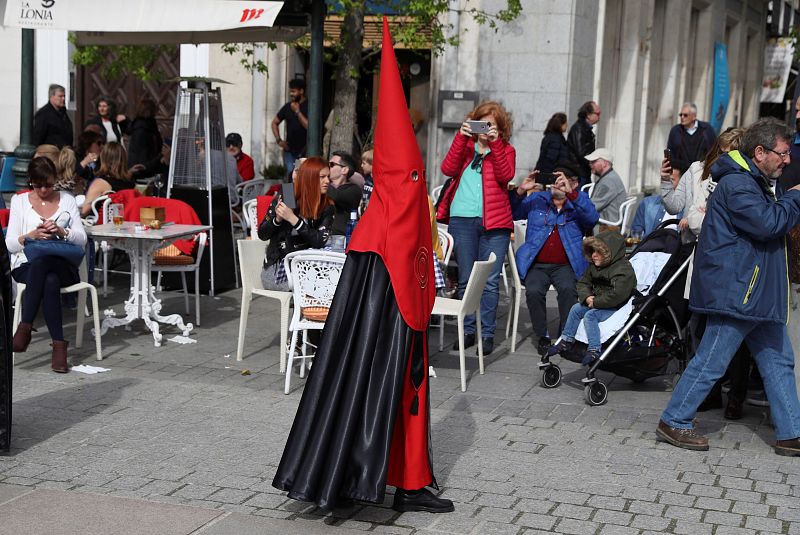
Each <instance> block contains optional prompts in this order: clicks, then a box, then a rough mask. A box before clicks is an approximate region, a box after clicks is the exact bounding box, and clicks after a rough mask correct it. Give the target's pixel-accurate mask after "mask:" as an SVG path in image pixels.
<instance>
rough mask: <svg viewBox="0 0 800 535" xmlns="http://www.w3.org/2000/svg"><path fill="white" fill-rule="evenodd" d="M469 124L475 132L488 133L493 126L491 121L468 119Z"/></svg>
mask: <svg viewBox="0 0 800 535" xmlns="http://www.w3.org/2000/svg"><path fill="white" fill-rule="evenodd" d="M467 124H468V125H469V129H470V130H472V133H473V134H488V133H489V128H491V126H492V123H490V122H489V121H467Z"/></svg>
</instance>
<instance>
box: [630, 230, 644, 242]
mask: <svg viewBox="0 0 800 535" xmlns="http://www.w3.org/2000/svg"><path fill="white" fill-rule="evenodd" d="M643 234H644V233H643V232H642V231H641V230H637V231H634V232H631V238H633V243H634V244H637V243H639V242H641V241H642V236H643Z"/></svg>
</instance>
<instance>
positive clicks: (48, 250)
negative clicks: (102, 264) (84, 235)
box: [22, 212, 86, 267]
mask: <svg viewBox="0 0 800 535" xmlns="http://www.w3.org/2000/svg"><path fill="white" fill-rule="evenodd" d="M64 214H66V215H67V222H66V223H65V224H64V225H62V226H63V227H64V228H67V227H68V226H69V225H70V222H71V221H72V218H71V217H70V216H69V214H68V213H66V212H64V213H63V214H62V215H64ZM59 219H61V216H59V217H58V218H56V221H58V220H59ZM22 249H23V251H24V252H25V257H26V258H27V259H28V262H33V261H34V260H36V259H37V258H41V257H43V256H57V257H59V258H63V259H64V260H66V261H67V262H69V263H70V264H72V265H73V266H75V267H78V266H80V265H81V262H83V257H84V255H85V254H86V250H85V249H84V248H83V247H81V246H80V245H76V244H74V243H70V242H68V241H67V240H65V239H61V238H58V237H57V236H53V237H52V238H50V239H49V240H32V239H30V238H25V240H23V242H22Z"/></svg>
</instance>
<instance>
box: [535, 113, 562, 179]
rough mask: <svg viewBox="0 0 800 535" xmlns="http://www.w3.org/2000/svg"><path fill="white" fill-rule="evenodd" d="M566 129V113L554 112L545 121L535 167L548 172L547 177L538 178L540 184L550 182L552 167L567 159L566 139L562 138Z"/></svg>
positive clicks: (541, 171) (542, 171) (540, 171)
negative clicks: (545, 124)
mask: <svg viewBox="0 0 800 535" xmlns="http://www.w3.org/2000/svg"><path fill="white" fill-rule="evenodd" d="M566 131H567V114H566V113H561V112H558V113H554V114H553V116H552V117H550V120H549V121H547V126H546V127H545V129H544V137H543V138H542V145H541V147H540V148H539V159H538V160H537V161H536V169H538V170H539V173H540V176H541V173H548V174H549V175H550V177H549V178H546V179H543V180H538V181H537V182H539V183H541V184H552V183H553V182H555V178H553V177H552V174H553V169H555V168H556V164H558V163H559V162H565V161H567V160H568V159H569V151H568V149H567V140H566V138H564V132H566Z"/></svg>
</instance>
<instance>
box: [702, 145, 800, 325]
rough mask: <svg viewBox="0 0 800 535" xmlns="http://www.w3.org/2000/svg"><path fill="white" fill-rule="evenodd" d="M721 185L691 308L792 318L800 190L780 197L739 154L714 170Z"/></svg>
mask: <svg viewBox="0 0 800 535" xmlns="http://www.w3.org/2000/svg"><path fill="white" fill-rule="evenodd" d="M711 175H712V176H713V177H714V180H716V182H717V187H716V188H715V189H714V193H713V194H712V195H711V197H709V199H708V204H707V205H706V215H705V218H704V219H703V227H702V230H701V232H700V241H699V242H698V244H697V250H696V252H695V257H694V271H693V275H692V286H691V292H690V298H689V306H690V308H691V309H692V310H693V311H695V312H702V313H706V314H718V315H723V316H731V317H734V318H739V319H745V320H751V321H770V322H778V323H785V322H787V321H788V318H789V269H788V253H787V249H786V234H787V233H788V232H789V229H791V228H792V227H794V226H795V225H797V224H798V223H800V191H795V190H790V191H787V192H786V193H784V194H783V196H782V197H781V198H780V199H776V198H775V196H774V195H773V194H772V191H771V190H770V189H769V182H768V181H767V179H766V178H765V177H764V176H763V175H762V174H761V172H760V171H759V170H758V168H757V167H756V166H755V164H754V163H753V162H752V160H750V159H749V158H748V157H746V156H744V155H743V154H741V153H740V152H739V151H731V152H730V153H728V154H723V155H722V156H721V157H720V159H719V160H717V162H716V163H715V164H714V165H713V166H712V167H711Z"/></svg>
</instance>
